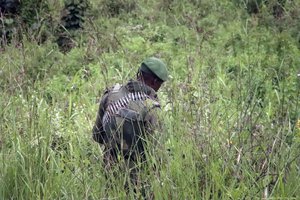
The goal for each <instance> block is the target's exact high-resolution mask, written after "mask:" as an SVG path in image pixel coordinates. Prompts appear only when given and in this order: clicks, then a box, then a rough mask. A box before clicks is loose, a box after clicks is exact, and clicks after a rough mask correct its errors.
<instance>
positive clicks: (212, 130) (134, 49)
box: [0, 0, 300, 199]
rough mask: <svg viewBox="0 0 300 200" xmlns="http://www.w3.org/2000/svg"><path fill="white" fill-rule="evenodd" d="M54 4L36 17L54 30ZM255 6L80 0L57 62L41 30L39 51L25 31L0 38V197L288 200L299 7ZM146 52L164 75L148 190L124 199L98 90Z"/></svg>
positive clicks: (145, 175)
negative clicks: (100, 117) (82, 9)
mask: <svg viewBox="0 0 300 200" xmlns="http://www.w3.org/2000/svg"><path fill="white" fill-rule="evenodd" d="M50 2H51V1H47V3H48V4H49V5H48V6H46V7H43V6H41V7H40V9H44V8H47V9H48V8H49V10H50V13H49V15H50V16H52V17H53V19H54V22H55V21H59V20H60V19H59V18H60V16H59V15H58V14H57V13H56V12H57V11H55V8H56V7H55V6H57V8H58V9H61V8H59V7H62V5H63V3H62V2H60V4H59V3H56V4H51V5H50ZM253 2H254V1H249V2H248V1H245V2H243V3H237V2H236V1H235V2H234V3H232V2H229V1H226V0H223V1H218V2H217V1H212V2H211V1H201V2H200V1H199V2H198V1H176V0H174V1H161V2H154V1H140V2H135V1H112V2H110V1H101V3H99V2H96V1H90V2H89V3H90V4H89V5H90V7H89V9H90V10H89V11H88V14H87V15H86V18H85V19H86V20H85V21H80V26H82V27H83V28H84V29H82V30H81V32H80V33H78V35H77V36H76V37H74V38H73V39H74V42H76V44H78V45H75V46H74V47H73V48H72V49H70V50H69V51H68V52H65V53H64V54H63V53H60V51H59V48H58V46H57V45H56V43H55V41H54V40H53V39H52V38H55V36H54V35H51V34H53V33H52V32H51V31H49V32H47V31H46V32H47V33H48V34H50V36H49V37H47V39H45V41H43V42H42V43H41V42H39V41H40V39H37V40H35V39H32V37H35V35H38V33H37V32H34V34H33V35H29V34H30V33H31V32H30V31H29V32H26V31H24V33H22V37H20V38H21V39H16V40H15V41H14V40H11V42H10V43H9V42H4V41H3V40H2V42H1V45H2V49H1V50H0V53H1V59H0V83H1V84H0V90H1V94H2V95H1V97H0V106H1V109H0V132H1V135H0V161H1V162H0V165H1V171H0V183H1V184H0V196H1V197H2V198H3V199H100V198H109V199H114V198H117V199H127V198H130V199H133V198H135V197H137V196H138V195H141V194H142V193H143V194H144V195H145V196H146V197H147V198H149V199H151V198H155V199H252V198H271V199H272V198H289V199H297V198H298V197H299V195H300V193H299V191H300V190H299V186H298V185H299V184H298V182H299V180H300V174H299V162H300V158H299V156H300V154H299V145H300V139H299V138H300V125H299V123H300V122H299V118H300V112H299V105H300V100H299V99H300V90H299V86H300V79H299V76H297V74H299V65H300V60H299V57H300V50H299V41H298V39H299V38H298V36H297V30H298V26H297V23H296V22H297V19H298V17H299V12H298V11H299V9H297V8H298V7H299V5H298V4H299V3H297V2H295V1H285V3H284V4H279V5H280V6H281V8H284V11H283V12H282V10H279V7H278V8H275V7H274V6H275V4H274V3H275V1H270V2H271V3H270V4H266V3H264V2H263V1H259V3H258V4H255V5H254V4H253ZM47 3H46V4H47ZM254 3H255V2H254ZM100 4H101V5H100ZM250 4H251V6H250ZM252 4H253V5H254V7H253V5H252ZM273 4H274V5H273ZM276 5H277V4H276ZM98 6H100V7H98ZM245 6H246V7H245ZM249 6H250V7H249ZM98 8H99V9H100V10H101V13H99V12H98ZM273 9H275V10H276V9H277V10H276V12H277V13H275V14H276V15H275V16H274V15H273V14H274V13H273ZM25 11H26V12H28V11H29V10H28V9H25V10H24V12H25ZM192 11H193V12H192ZM279 11H280V13H278V12H279ZM247 12H250V13H251V14H247ZM194 13H195V14H194ZM279 14H280V15H279ZM30 16H32V17H33V18H34V16H35V15H33V14H32V13H31V15H30ZM136 16H139V17H138V18H137V17H136ZM0 17H1V22H2V25H1V27H2V28H3V27H4V25H5V27H7V28H9V27H8V25H13V23H11V24H8V22H9V19H4V16H2V15H1V16H0ZM43 17H45V16H44V15H43ZM33 18H32V19H33ZM7 20H8V21H7ZM46 21H47V20H46ZM45 29H47V28H46V25H45ZM24 30H25V29H24ZM18 34H19V33H16V35H11V36H12V38H14V37H15V38H19V37H17V36H18ZM39 37H40V36H38V38H39ZM2 38H3V36H2ZM153 55H155V56H159V57H162V58H163V59H164V60H165V61H166V63H167V64H168V68H169V71H170V73H171V75H170V80H169V81H168V82H167V83H166V85H164V86H163V88H162V90H161V92H160V93H159V96H160V100H161V104H162V113H161V121H162V123H163V124H164V128H163V131H161V133H160V134H161V136H160V137H159V138H160V139H159V144H160V147H161V148H160V149H158V150H155V151H154V150H153V149H151V150H150V151H149V155H148V158H149V162H148V163H147V165H146V166H145V167H144V168H143V170H141V172H140V174H139V176H140V177H141V179H142V180H145V181H146V182H147V183H148V185H147V187H146V188H147V189H141V188H133V186H132V185H130V186H129V189H128V190H125V188H124V183H125V182H126V180H127V179H128V174H127V173H122V172H121V171H120V170H119V166H115V171H116V172H117V173H108V172H107V171H106V170H105V169H104V168H103V163H102V162H103V161H102V156H103V155H102V149H101V147H100V146H98V145H97V144H96V143H95V142H93V141H92V139H91V128H92V126H93V123H94V120H95V117H96V111H97V108H98V103H97V102H98V100H99V98H100V96H101V95H102V92H103V90H104V89H105V88H107V87H109V86H112V85H113V84H114V83H116V82H119V83H122V82H125V81H126V80H128V79H130V78H134V77H135V73H136V70H137V67H138V65H139V63H140V61H141V60H143V59H144V58H145V57H148V56H153ZM153 165H155V166H156V168H153Z"/></svg>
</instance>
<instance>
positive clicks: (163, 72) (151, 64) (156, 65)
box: [140, 57, 168, 81]
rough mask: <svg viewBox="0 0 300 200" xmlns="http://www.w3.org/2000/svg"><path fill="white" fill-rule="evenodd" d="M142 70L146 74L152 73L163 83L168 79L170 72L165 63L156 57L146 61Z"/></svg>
mask: <svg viewBox="0 0 300 200" xmlns="http://www.w3.org/2000/svg"><path fill="white" fill-rule="evenodd" d="M140 70H141V71H143V72H146V73H149V72H152V73H153V74H155V75H156V76H157V77H158V78H160V79H161V80H162V81H166V80H167V79H168V70H167V67H166V65H165V63H163V62H162V61H161V60H160V59H158V58H155V57H151V58H147V59H146V60H144V61H143V62H142V66H141V68H140Z"/></svg>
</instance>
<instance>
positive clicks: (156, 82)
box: [150, 79, 163, 92]
mask: <svg viewBox="0 0 300 200" xmlns="http://www.w3.org/2000/svg"><path fill="white" fill-rule="evenodd" d="M162 84H163V82H162V81H160V80H157V79H154V80H153V84H152V86H150V87H152V88H153V89H154V90H155V92H157V91H158V90H159V88H160V87H161V85H162Z"/></svg>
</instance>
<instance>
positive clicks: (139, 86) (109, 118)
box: [93, 81, 160, 157]
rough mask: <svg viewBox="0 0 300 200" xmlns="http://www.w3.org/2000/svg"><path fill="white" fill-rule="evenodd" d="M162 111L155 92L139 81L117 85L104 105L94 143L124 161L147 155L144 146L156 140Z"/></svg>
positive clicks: (106, 95) (102, 102)
mask: <svg viewBox="0 0 300 200" xmlns="http://www.w3.org/2000/svg"><path fill="white" fill-rule="evenodd" d="M158 108H160V105H159V103H158V98H157V95H156V93H155V91H154V90H153V89H152V88H150V87H148V86H147V85H145V84H143V83H141V82H139V81H129V82H128V83H127V84H126V85H119V84H117V85H115V86H114V87H113V88H112V89H110V90H107V91H106V92H105V93H104V95H103V97H102V99H101V102H100V106H99V111H98V115H97V119H96V122H95V125H94V127H93V139H94V140H95V141H96V142H98V143H100V144H104V146H105V148H106V149H107V150H113V151H114V152H116V151H117V152H120V153H122V154H123V156H124V157H131V156H132V155H135V154H136V153H138V154H143V153H144V142H145V141H147V140H148V139H149V138H151V137H153V133H154V130H155V129H156V128H157V126H158V122H157V117H156V114H157V113H156V112H157V109H158Z"/></svg>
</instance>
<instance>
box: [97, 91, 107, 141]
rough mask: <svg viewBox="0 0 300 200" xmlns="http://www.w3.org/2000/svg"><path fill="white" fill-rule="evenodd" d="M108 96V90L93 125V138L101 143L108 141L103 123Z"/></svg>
mask: <svg viewBox="0 0 300 200" xmlns="http://www.w3.org/2000/svg"><path fill="white" fill-rule="evenodd" d="M107 96H108V92H106V93H105V94H104V95H103V97H102V99H101V102H100V105H99V110H98V113H97V118H96V122H95V125H94V127H93V139H94V140H95V141H96V142H98V143H100V144H104V143H105V142H106V134H105V131H104V127H103V124H102V119H103V115H104V112H105V106H106V101H107Z"/></svg>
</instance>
